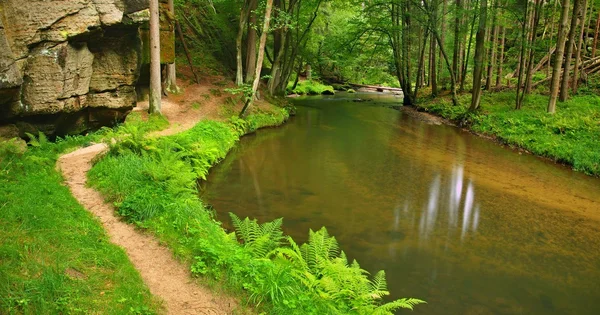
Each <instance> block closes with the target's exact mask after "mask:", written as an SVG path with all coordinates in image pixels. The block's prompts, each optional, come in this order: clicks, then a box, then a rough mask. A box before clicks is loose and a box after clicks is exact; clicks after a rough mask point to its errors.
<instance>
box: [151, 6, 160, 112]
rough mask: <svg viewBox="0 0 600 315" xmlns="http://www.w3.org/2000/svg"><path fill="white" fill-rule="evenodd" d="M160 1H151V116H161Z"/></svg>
mask: <svg viewBox="0 0 600 315" xmlns="http://www.w3.org/2000/svg"><path fill="white" fill-rule="evenodd" d="M158 14H159V8H158V0H150V102H149V103H150V105H149V107H148V112H149V113H150V114H154V113H157V114H160V111H161V104H160V101H161V100H160V98H161V95H162V89H161V84H160V83H161V82H160V20H159V16H158Z"/></svg>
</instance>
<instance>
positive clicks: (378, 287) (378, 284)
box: [371, 270, 387, 291]
mask: <svg viewBox="0 0 600 315" xmlns="http://www.w3.org/2000/svg"><path fill="white" fill-rule="evenodd" d="M371 290H373V291H387V281H386V279H385V271H383V270H381V271H379V272H378V273H376V274H375V277H374V278H373V280H372V281H371Z"/></svg>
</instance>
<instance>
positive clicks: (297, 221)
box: [202, 93, 600, 314]
mask: <svg viewBox="0 0 600 315" xmlns="http://www.w3.org/2000/svg"><path fill="white" fill-rule="evenodd" d="M356 98H361V99H363V100H369V101H367V102H354V101H353V99H356ZM294 103H295V104H296V106H297V107H298V112H297V116H296V117H293V118H292V119H291V120H290V121H289V123H287V124H286V125H284V126H282V127H280V128H276V129H266V130H259V131H258V132H257V133H256V134H253V135H249V136H246V137H244V138H243V139H242V140H241V141H240V143H239V144H238V145H237V146H236V148H235V149H234V150H233V151H232V152H231V153H230V154H229V155H228V157H227V158H226V159H225V160H224V161H223V162H222V163H221V164H219V165H218V166H217V167H215V168H214V169H213V170H212V171H211V173H210V175H209V178H208V181H207V182H206V183H205V184H204V187H203V189H202V194H203V198H204V199H205V200H207V202H208V203H210V204H211V205H212V206H213V207H214V208H215V210H216V211H217V213H218V216H219V219H220V220H222V221H224V222H228V221H229V218H228V216H227V212H233V213H235V214H237V215H238V216H241V217H245V216H250V217H254V218H257V219H258V220H259V221H260V222H263V221H268V220H273V219H275V218H278V217H283V218H284V231H285V232H286V233H287V234H289V235H291V236H292V237H294V239H296V240H297V241H299V242H303V241H305V240H306V238H307V235H308V230H309V229H313V230H316V229H319V228H320V227H321V226H326V227H327V229H328V231H329V232H330V234H332V235H334V236H335V237H336V238H337V239H338V241H339V243H340V246H341V248H342V249H344V251H345V252H346V253H347V255H348V257H349V258H356V259H357V260H358V262H359V263H360V264H361V266H362V267H363V268H364V269H366V270H368V271H370V272H371V273H375V272H376V271H377V270H380V269H384V270H385V271H386V273H387V278H388V287H389V289H390V291H391V293H392V298H400V297H417V298H420V299H423V300H426V301H427V302H428V304H426V305H420V306H418V307H417V309H416V310H415V311H414V314H600V303H598V301H599V300H600V180H599V179H596V178H591V177H588V176H585V175H583V174H580V173H576V172H573V171H571V170H570V169H568V168H567V167H564V166H560V165H555V164H554V163H551V162H548V161H545V160H543V159H540V158H537V157H534V156H530V155H527V154H521V153H519V152H516V151H514V150H511V149H509V148H505V147H501V146H499V145H497V144H495V143H493V142H491V141H489V140H486V139H482V138H480V137H477V136H474V135H472V134H470V133H468V132H465V131H463V130H461V129H458V128H456V127H452V126H446V125H432V124H430V123H427V122H425V121H422V120H419V119H416V118H414V116H413V115H408V114H407V113H405V112H403V111H398V110H395V109H392V108H390V106H393V105H398V104H399V103H401V99H399V98H397V97H394V96H389V95H385V94H375V93H373V94H366V93H365V94H360V93H359V94H343V93H341V94H340V95H337V96H317V97H305V98H299V99H296V100H294Z"/></svg>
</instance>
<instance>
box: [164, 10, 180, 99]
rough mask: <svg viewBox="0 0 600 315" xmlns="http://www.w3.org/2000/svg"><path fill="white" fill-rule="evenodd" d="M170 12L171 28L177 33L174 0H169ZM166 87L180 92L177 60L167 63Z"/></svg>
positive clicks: (170, 90)
mask: <svg viewBox="0 0 600 315" xmlns="http://www.w3.org/2000/svg"><path fill="white" fill-rule="evenodd" d="M169 13H170V15H171V16H170V19H169V20H170V21H171V28H172V29H173V30H172V31H173V33H175V24H176V23H175V21H176V20H175V5H174V3H173V0H169ZM165 87H166V89H167V91H169V92H171V93H178V92H179V87H178V86H177V68H176V66H175V60H173V63H170V64H167V77H166V78H165Z"/></svg>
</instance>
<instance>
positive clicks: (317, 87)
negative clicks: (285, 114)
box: [287, 80, 335, 95]
mask: <svg viewBox="0 0 600 315" xmlns="http://www.w3.org/2000/svg"><path fill="white" fill-rule="evenodd" d="M292 87H293V82H291V83H289V84H288V87H287V90H288V93H290V94H298V95H321V94H323V92H325V91H327V92H328V93H331V94H333V93H335V91H334V90H333V86H331V85H325V84H323V83H321V82H319V81H317V80H311V81H308V80H306V81H300V82H298V85H297V86H296V88H295V89H293V90H292Z"/></svg>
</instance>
